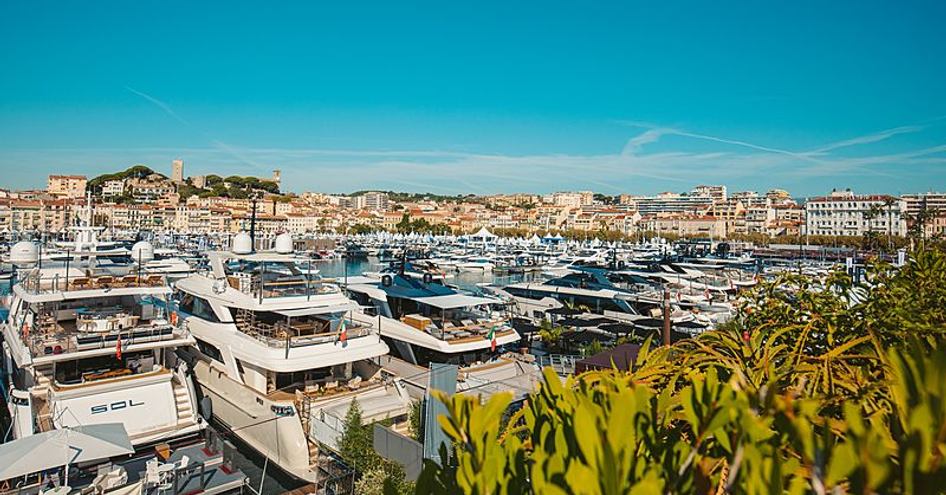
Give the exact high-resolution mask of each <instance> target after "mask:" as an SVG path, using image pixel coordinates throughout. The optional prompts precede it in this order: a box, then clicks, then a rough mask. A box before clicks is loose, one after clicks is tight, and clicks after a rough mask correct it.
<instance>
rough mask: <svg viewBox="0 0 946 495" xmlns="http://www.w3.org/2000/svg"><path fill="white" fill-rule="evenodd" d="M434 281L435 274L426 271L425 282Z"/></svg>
mask: <svg viewBox="0 0 946 495" xmlns="http://www.w3.org/2000/svg"><path fill="white" fill-rule="evenodd" d="M433 281H434V276H433V275H431V274H429V273H425V274H424V283H425V284H429V283H431V282H433Z"/></svg>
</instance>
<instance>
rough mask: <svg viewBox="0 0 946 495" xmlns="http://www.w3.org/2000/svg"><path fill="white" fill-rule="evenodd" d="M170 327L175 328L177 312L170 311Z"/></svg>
mask: <svg viewBox="0 0 946 495" xmlns="http://www.w3.org/2000/svg"><path fill="white" fill-rule="evenodd" d="M171 325H174V326H177V311H171Z"/></svg>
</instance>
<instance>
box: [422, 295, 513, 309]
mask: <svg viewBox="0 0 946 495" xmlns="http://www.w3.org/2000/svg"><path fill="white" fill-rule="evenodd" d="M414 300H415V301H418V302H421V303H424V304H427V305H429V306H433V307H435V308H440V309H452V308H468V307H470V306H479V305H480V304H496V303H499V302H501V301H499V300H498V299H491V298H488V297H476V296H468V295H466V294H448V295H445V296H430V297H419V298H417V299H414Z"/></svg>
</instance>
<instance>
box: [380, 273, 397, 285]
mask: <svg viewBox="0 0 946 495" xmlns="http://www.w3.org/2000/svg"><path fill="white" fill-rule="evenodd" d="M393 283H394V279H393V278H391V276H390V275H385V276H383V277H381V285H383V286H385V287H390V286H391V284H393Z"/></svg>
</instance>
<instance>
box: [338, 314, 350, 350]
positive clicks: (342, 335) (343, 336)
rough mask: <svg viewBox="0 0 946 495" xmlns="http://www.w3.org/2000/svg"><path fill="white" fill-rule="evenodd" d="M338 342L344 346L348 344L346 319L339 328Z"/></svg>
mask: <svg viewBox="0 0 946 495" xmlns="http://www.w3.org/2000/svg"><path fill="white" fill-rule="evenodd" d="M338 341H339V342H341V343H343V344H344V343H345V342H348V326H346V325H345V320H344V319H342V324H341V325H339V327H338Z"/></svg>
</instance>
